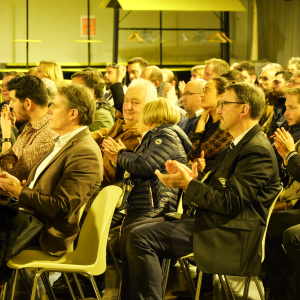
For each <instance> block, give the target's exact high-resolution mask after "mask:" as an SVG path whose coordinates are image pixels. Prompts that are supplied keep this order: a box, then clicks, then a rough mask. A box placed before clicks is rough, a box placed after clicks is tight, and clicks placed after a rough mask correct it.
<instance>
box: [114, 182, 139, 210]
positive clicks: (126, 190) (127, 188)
mask: <svg viewBox="0 0 300 300" xmlns="http://www.w3.org/2000/svg"><path fill="white" fill-rule="evenodd" d="M114 185H116V186H118V187H120V188H121V189H122V193H121V196H120V197H119V200H118V203H117V205H116V211H121V210H123V209H125V208H127V207H128V202H127V199H128V197H129V195H130V192H131V191H132V189H133V187H134V184H133V183H132V181H131V180H130V178H122V179H121V180H119V181H117V182H116V183H115V184H114Z"/></svg>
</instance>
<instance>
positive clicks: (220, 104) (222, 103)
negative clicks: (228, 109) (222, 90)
mask: <svg viewBox="0 0 300 300" xmlns="http://www.w3.org/2000/svg"><path fill="white" fill-rule="evenodd" d="M229 103H235V104H246V103H244V102H231V101H223V100H222V101H220V102H219V103H218V106H220V107H221V110H223V108H224V104H229Z"/></svg>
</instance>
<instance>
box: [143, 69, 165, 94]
mask: <svg viewBox="0 0 300 300" xmlns="http://www.w3.org/2000/svg"><path fill="white" fill-rule="evenodd" d="M141 78H143V79H145V80H149V81H150V82H152V83H153V84H154V86H155V87H156V90H157V97H164V87H165V84H166V83H165V82H164V81H163V74H162V72H161V71H160V68H158V67H156V66H149V67H146V68H145V69H144V70H143V71H142V74H141Z"/></svg>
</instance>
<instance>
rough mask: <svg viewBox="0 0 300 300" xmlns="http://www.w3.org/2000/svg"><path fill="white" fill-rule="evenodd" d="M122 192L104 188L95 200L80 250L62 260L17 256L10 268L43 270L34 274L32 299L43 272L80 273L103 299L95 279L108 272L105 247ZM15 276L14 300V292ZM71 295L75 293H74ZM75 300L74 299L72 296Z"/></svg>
mask: <svg viewBox="0 0 300 300" xmlns="http://www.w3.org/2000/svg"><path fill="white" fill-rule="evenodd" d="M121 192H122V190H121V189H120V188H119V187H116V186H108V187H106V188H104V189H103V190H102V191H101V192H100V193H99V194H98V196H97V197H96V199H95V200H94V202H93V204H92V206H91V208H90V210H89V212H88V214H87V216H86V219H85V221H84V223H83V226H82V229H81V232H80V236H79V240H78V245H77V248H76V249H75V250H74V251H73V252H69V253H66V254H65V255H63V256H62V257H55V256H51V255H49V254H47V253H45V252H44V251H39V250H24V251H22V252H21V253H19V254H18V255H16V256H14V257H13V258H12V259H11V260H10V261H9V262H8V264H7V265H8V266H9V267H10V268H12V269H16V274H17V271H18V270H19V269H23V268H40V270H39V271H38V272H37V273H36V274H35V278H34V282H33V288H32V293H31V299H32V300H34V299H35V294H36V288H37V281H38V278H39V277H40V276H41V274H43V273H44V272H67V273H81V274H83V275H86V276H87V277H88V278H89V279H90V280H91V283H92V285H93V288H94V290H95V293H96V296H97V299H98V300H100V299H101V296H100V293H99V290H98V288H97V285H96V282H95V280H94V277H93V275H99V274H102V273H103V272H104V271H105V269H106V245H107V238H108V231H109V227H110V223H111V219H112V215H113V212H114V209H115V207H116V204H117V201H118V199H119V197H120V195H121ZM16 274H15V278H14V283H13V289H12V299H13V296H14V291H15V284H16V277H17V275H16ZM70 291H71V294H73V293H72V290H70ZM72 298H73V295H72Z"/></svg>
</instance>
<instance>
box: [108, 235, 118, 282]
mask: <svg viewBox="0 0 300 300" xmlns="http://www.w3.org/2000/svg"><path fill="white" fill-rule="evenodd" d="M107 245H108V250H109V253H110V256H111V257H112V259H113V262H114V265H115V267H116V269H117V272H118V275H119V277H121V271H120V268H119V266H118V262H117V259H116V256H115V254H114V251H113V249H112V247H111V244H110V242H109V241H107Z"/></svg>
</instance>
